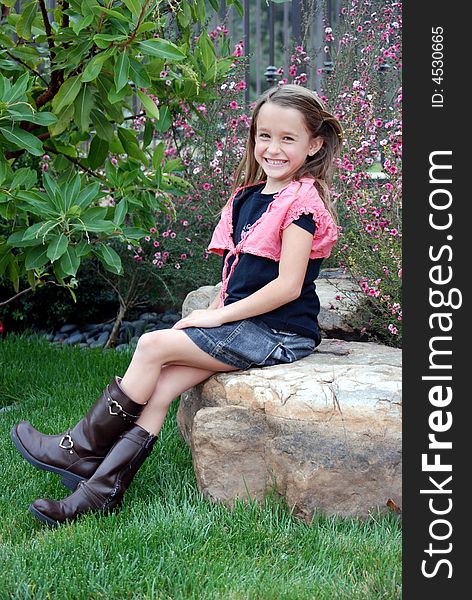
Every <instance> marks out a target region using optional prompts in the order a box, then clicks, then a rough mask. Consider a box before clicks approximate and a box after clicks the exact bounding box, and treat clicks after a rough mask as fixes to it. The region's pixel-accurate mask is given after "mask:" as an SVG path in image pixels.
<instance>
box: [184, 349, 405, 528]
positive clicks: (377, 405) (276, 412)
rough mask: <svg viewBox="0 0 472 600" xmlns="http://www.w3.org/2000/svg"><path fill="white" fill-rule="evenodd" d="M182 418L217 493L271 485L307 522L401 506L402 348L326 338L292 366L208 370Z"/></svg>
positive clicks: (238, 493)
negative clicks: (315, 516)
mask: <svg viewBox="0 0 472 600" xmlns="http://www.w3.org/2000/svg"><path fill="white" fill-rule="evenodd" d="M177 422H178V425H179V429H180V431H181V433H182V435H183V437H184V439H185V440H186V442H187V443H188V444H189V445H190V446H191V448H192V456H193V463H194V468H195V473H196V477H197V481H198V485H199V489H200V490H201V491H202V492H203V493H204V494H205V495H206V496H208V497H210V498H211V499H213V500H215V501H218V500H221V501H224V502H227V503H229V504H231V502H232V501H233V500H234V499H235V498H247V497H248V496H250V497H251V498H258V499H262V498H263V496H264V495H265V494H266V493H268V492H269V491H270V490H275V491H276V492H277V493H279V494H281V495H283V496H284V497H285V499H286V501H287V503H288V505H289V506H290V507H293V508H294V511H295V514H297V515H298V516H301V517H302V518H305V519H306V520H307V521H309V520H310V519H311V518H312V516H313V514H314V512H315V511H321V512H322V513H324V514H328V515H332V514H335V515H340V516H361V517H364V516H367V515H368V514H369V512H370V511H375V510H383V509H385V508H386V505H387V502H389V504H390V505H392V502H391V501H393V503H394V504H393V505H397V506H401V350H398V349H394V348H389V347H386V346H381V345H379V344H374V343H362V342H347V341H344V340H331V339H325V340H323V342H322V343H321V345H320V346H319V347H318V348H317V349H316V351H315V352H314V353H313V354H312V355H311V356H309V357H307V358H304V359H302V360H300V361H297V362H296V363H293V364H291V365H276V366H273V367H265V368H263V369H260V368H259V369H250V370H248V371H239V372H234V373H221V374H218V375H215V376H213V377H211V378H210V379H209V380H207V381H206V382H204V383H203V384H201V385H199V386H197V387H195V388H192V389H191V390H189V391H188V392H187V393H185V394H183V395H182V397H181V401H180V406H179V410H178V414H177Z"/></svg>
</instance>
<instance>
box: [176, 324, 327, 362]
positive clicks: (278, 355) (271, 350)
mask: <svg viewBox="0 0 472 600" xmlns="http://www.w3.org/2000/svg"><path fill="white" fill-rule="evenodd" d="M182 331H184V332H185V333H186V334H187V335H188V336H189V338H190V339H191V340H192V341H193V342H194V343H195V344H196V345H197V346H198V347H199V348H200V349H201V350H203V351H204V352H206V353H207V354H209V355H210V356H213V358H216V359H217V360H220V361H221V362H224V363H225V364H227V365H231V366H233V367H236V368H237V369H242V370H246V369H249V368H250V367H256V366H257V367H268V366H270V365H277V364H280V363H291V362H293V361H295V360H299V359H300V358H304V357H305V356H308V355H309V354H311V353H312V352H313V350H314V349H315V347H316V346H317V343H316V341H315V340H314V339H311V338H308V337H303V336H301V335H298V334H296V333H289V332H286V331H277V330H275V329H272V328H271V327H269V326H268V325H266V324H265V323H264V322H263V321H260V320H256V319H244V320H242V321H233V322H232V323H225V324H224V325H221V326H220V327H186V328H185V329H182Z"/></svg>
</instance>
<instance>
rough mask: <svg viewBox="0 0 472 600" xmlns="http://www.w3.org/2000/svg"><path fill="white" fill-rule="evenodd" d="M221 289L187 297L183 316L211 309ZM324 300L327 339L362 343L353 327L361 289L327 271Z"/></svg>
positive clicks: (321, 290) (319, 284)
mask: <svg viewBox="0 0 472 600" xmlns="http://www.w3.org/2000/svg"><path fill="white" fill-rule="evenodd" d="M220 285H221V284H218V285H216V286H212V285H204V286H202V287H199V288H198V289H197V290H194V291H192V292H190V293H189V294H187V296H186V298H185V300H184V302H183V304H182V316H183V317H186V316H187V315H188V314H189V313H191V312H192V310H197V309H201V308H207V307H208V305H209V304H210V303H211V302H212V301H213V299H214V298H215V297H216V296H217V295H218V293H219V290H220ZM316 292H317V294H318V297H319V299H320V314H319V315H318V323H319V326H320V329H321V331H322V332H323V333H324V334H325V335H326V336H327V337H335V338H343V339H352V340H360V339H362V336H361V333H360V330H359V328H356V327H355V326H353V324H352V323H353V321H354V316H355V314H356V311H357V309H358V304H359V298H360V297H361V295H362V293H361V292H360V291H359V286H358V285H357V284H356V283H355V282H354V281H353V280H352V279H351V278H350V277H349V276H347V275H346V274H344V273H343V272H342V271H341V270H340V269H323V270H322V271H321V272H320V276H319V278H318V279H317V280H316Z"/></svg>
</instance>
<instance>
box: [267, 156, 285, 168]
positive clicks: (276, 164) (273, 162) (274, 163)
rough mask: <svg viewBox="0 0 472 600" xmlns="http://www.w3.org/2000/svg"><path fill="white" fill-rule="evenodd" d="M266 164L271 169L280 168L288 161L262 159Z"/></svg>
mask: <svg viewBox="0 0 472 600" xmlns="http://www.w3.org/2000/svg"><path fill="white" fill-rule="evenodd" d="M264 160H265V161H266V163H267V164H269V165H271V166H273V167H281V166H282V165H286V164H287V163H288V160H272V159H271V158H264Z"/></svg>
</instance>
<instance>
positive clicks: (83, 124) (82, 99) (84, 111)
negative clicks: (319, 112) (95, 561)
mask: <svg viewBox="0 0 472 600" xmlns="http://www.w3.org/2000/svg"><path fill="white" fill-rule="evenodd" d="M94 103H95V99H94V96H93V94H92V92H91V91H90V87H89V86H88V85H84V86H83V88H82V89H81V90H80V92H79V94H78V95H77V98H76V99H75V101H74V121H75V122H76V124H77V126H78V127H79V131H88V127H89V122H90V111H91V110H92V108H93V105H94Z"/></svg>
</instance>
